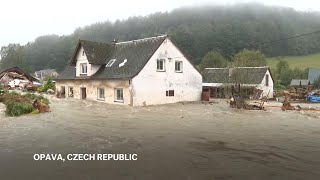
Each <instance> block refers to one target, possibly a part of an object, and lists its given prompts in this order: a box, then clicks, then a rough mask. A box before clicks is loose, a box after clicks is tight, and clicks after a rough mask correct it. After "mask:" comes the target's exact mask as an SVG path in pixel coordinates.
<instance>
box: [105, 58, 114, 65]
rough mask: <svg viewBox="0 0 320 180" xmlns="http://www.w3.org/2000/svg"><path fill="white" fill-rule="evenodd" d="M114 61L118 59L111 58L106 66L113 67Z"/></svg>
mask: <svg viewBox="0 0 320 180" xmlns="http://www.w3.org/2000/svg"><path fill="white" fill-rule="evenodd" d="M114 62H116V59H111V60H110V61H109V62H108V64H107V65H106V67H111V66H112V65H113V63H114Z"/></svg>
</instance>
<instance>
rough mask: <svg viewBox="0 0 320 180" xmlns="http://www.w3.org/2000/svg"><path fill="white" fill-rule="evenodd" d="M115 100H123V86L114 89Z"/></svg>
mask: <svg viewBox="0 0 320 180" xmlns="http://www.w3.org/2000/svg"><path fill="white" fill-rule="evenodd" d="M114 97H115V99H114V101H115V102H123V89H122V88H117V89H114Z"/></svg>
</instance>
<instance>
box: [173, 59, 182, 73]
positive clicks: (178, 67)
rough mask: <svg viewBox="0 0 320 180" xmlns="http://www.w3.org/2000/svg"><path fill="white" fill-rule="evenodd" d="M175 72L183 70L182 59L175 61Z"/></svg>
mask: <svg viewBox="0 0 320 180" xmlns="http://www.w3.org/2000/svg"><path fill="white" fill-rule="evenodd" d="M174 70H175V72H182V61H175V66H174Z"/></svg>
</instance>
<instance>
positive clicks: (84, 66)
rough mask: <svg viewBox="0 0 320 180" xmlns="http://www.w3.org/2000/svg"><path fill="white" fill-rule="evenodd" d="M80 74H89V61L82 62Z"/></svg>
mask: <svg viewBox="0 0 320 180" xmlns="http://www.w3.org/2000/svg"><path fill="white" fill-rule="evenodd" d="M80 68H81V69H80V70H81V71H80V74H88V65H87V63H80Z"/></svg>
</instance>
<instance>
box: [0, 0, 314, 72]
mask: <svg viewBox="0 0 320 180" xmlns="http://www.w3.org/2000/svg"><path fill="white" fill-rule="evenodd" d="M106 19H107V17H106ZM318 30H320V14H319V13H316V12H313V13H311V12H298V11H295V10H293V9H289V8H282V7H269V6H263V5H259V4H242V5H234V6H206V7H192V8H191V7H190V8H180V9H176V10H173V11H171V12H166V13H155V14H151V15H149V16H146V17H130V18H128V19H126V20H123V21H119V20H118V21H115V22H114V23H111V22H102V23H96V24H92V25H89V26H86V27H82V28H78V29H76V30H75V31H74V33H73V34H71V35H68V36H57V35H47V36H41V37H38V38H37V39H35V41H33V42H31V43H28V44H27V45H25V46H19V45H16V44H11V45H9V46H8V47H2V48H1V57H2V60H1V61H0V69H4V68H7V67H11V66H17V65H18V66H20V67H22V68H24V69H26V70H27V71H29V72H32V71H35V70H40V69H43V68H56V69H57V70H58V71H61V70H62V69H63V68H64V66H65V65H66V64H67V63H68V61H69V59H70V56H71V54H72V52H73V50H74V48H75V45H76V43H77V41H78V39H87V40H93V41H100V42H111V41H112V40H113V39H117V40H118V41H125V40H133V39H139V38H144V37H149V36H155V35H157V34H168V35H169V36H171V38H172V40H173V41H174V42H175V43H176V44H177V45H178V47H179V48H180V49H181V50H182V51H183V52H184V53H185V54H186V55H187V57H188V58H189V59H190V60H191V61H193V62H194V63H195V64H199V62H200V60H201V59H202V58H203V57H204V56H205V54H206V53H207V52H209V51H212V50H218V51H219V52H221V53H222V55H223V56H224V57H225V58H227V59H231V58H230V57H232V56H233V55H234V54H236V53H237V52H239V51H241V50H243V49H244V48H246V49H255V50H260V51H261V52H263V53H264V54H265V55H266V56H267V57H273V56H288V55H291V56H293V55H307V54H312V53H316V52H320V33H315V34H313V35H309V36H303V37H300V38H293V39H288V40H283V41H279V42H277V43H272V44H262V43H263V42H269V41H274V40H278V39H285V38H287V37H291V36H296V35H299V34H304V33H309V32H314V31H318Z"/></svg>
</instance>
